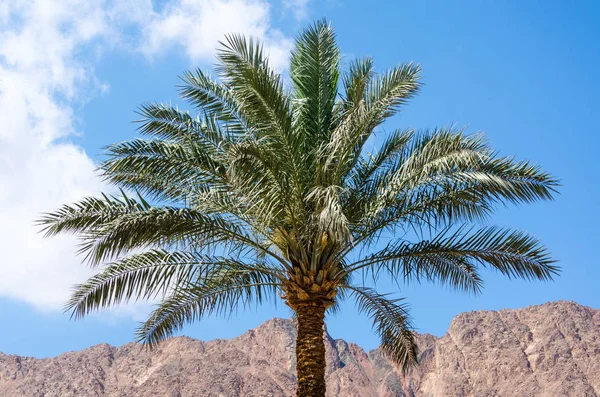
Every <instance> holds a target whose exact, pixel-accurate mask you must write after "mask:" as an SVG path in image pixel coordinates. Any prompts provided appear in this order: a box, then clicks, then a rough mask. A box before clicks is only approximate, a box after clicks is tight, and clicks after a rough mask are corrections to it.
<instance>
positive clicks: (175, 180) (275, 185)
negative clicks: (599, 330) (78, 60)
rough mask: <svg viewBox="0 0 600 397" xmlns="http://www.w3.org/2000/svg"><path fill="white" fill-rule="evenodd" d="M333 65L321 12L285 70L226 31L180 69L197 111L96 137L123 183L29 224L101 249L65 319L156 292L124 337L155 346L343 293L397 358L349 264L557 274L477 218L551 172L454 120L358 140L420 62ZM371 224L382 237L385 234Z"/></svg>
mask: <svg viewBox="0 0 600 397" xmlns="http://www.w3.org/2000/svg"><path fill="white" fill-rule="evenodd" d="M346 69H347V70H344V71H342V70H341V67H340V50H339V48H338V46H337V44H336V40H335V35H334V33H333V31H332V29H331V28H330V27H329V25H328V24H327V23H325V22H318V23H316V24H314V25H312V26H310V27H308V28H307V29H305V30H304V31H303V32H302V33H301V34H300V35H299V36H298V38H297V40H296V44H295V48H294V50H293V52H292V54H291V62H290V69H289V77H290V83H289V84H286V83H284V80H283V78H282V77H281V76H280V75H279V74H277V73H276V72H275V71H273V69H271V68H270V67H269V63H268V59H267V57H266V56H265V55H264V54H263V51H262V48H261V46H260V45H259V44H258V43H257V42H255V41H253V40H250V39H245V38H244V37H242V36H237V35H232V36H229V37H228V38H227V40H226V42H225V43H224V44H223V45H222V47H221V49H220V50H219V52H218V67H217V69H216V72H217V76H218V78H217V79H213V78H211V77H210V76H208V75H207V74H205V73H204V72H202V71H201V70H196V71H193V72H188V73H185V74H184V75H183V77H182V81H183V85H182V86H181V87H180V94H181V97H182V98H183V99H185V100H187V101H188V102H189V103H190V104H191V105H192V106H193V107H194V108H195V109H196V111H197V112H198V115H197V116H192V115H190V114H189V113H188V112H183V111H180V110H179V109H177V108H175V107H172V106H167V105H162V104H147V105H144V106H142V107H141V108H140V111H139V113H140V115H141V120H140V121H139V127H140V128H139V131H140V132H141V134H142V135H143V136H144V138H143V139H142V138H140V139H134V140H131V141H127V142H122V143H117V144H114V145H112V146H110V147H108V149H107V151H108V156H107V158H106V160H105V161H104V162H103V163H102V164H101V170H102V172H103V175H104V177H105V178H106V179H107V180H108V181H109V182H111V183H113V184H114V185H116V186H118V187H119V188H121V189H123V190H122V194H121V195H119V197H116V196H106V195H105V196H102V197H99V198H86V199H83V200H82V201H80V202H78V203H76V204H73V205H65V206H63V207H62V208H60V209H59V210H57V211H56V212H54V213H50V214H46V215H44V217H43V219H42V220H41V221H40V222H41V223H42V224H43V225H44V228H45V230H46V232H47V234H49V235H53V234H57V233H61V232H73V233H77V234H78V235H79V236H80V237H81V241H82V245H81V253H83V254H84V255H85V258H86V260H87V261H89V263H90V264H91V265H100V264H105V263H108V265H102V266H103V267H102V270H101V271H100V272H99V273H98V274H97V275H95V276H93V277H92V278H90V279H89V280H88V281H87V282H85V283H83V284H81V285H79V286H77V288H76V290H75V292H74V294H73V296H72V298H71V300H70V301H69V302H68V306H67V307H68V309H69V310H72V313H73V315H74V316H75V317H81V316H84V315H86V314H88V313H89V312H91V311H93V310H95V309H99V308H102V307H106V306H109V305H113V304H117V303H121V302H125V301H128V300H130V299H140V298H142V299H145V298H157V297H158V298H159V299H160V300H161V301H160V304H159V305H158V307H157V308H156V309H155V310H154V311H153V312H152V314H151V315H150V317H149V318H148V320H147V321H146V322H145V323H143V325H141V327H140V328H139V330H138V333H137V336H138V338H139V340H141V341H144V342H147V343H149V344H155V343H157V342H159V341H160V340H162V339H164V338H166V337H168V336H169V335H171V334H172V333H173V332H175V331H176V330H179V329H180V328H181V327H182V326H184V325H185V324H186V323H187V322H190V321H194V320H198V319H200V318H202V317H203V316H206V315H209V314H214V313H226V312H229V311H231V310H232V309H234V308H236V307H243V306H245V305H248V304H250V303H252V302H262V301H265V300H267V301H268V300H271V299H278V297H280V298H281V299H283V300H284V301H285V302H286V304H287V305H289V306H290V307H291V308H292V309H293V310H294V311H295V312H296V313H297V314H298V316H299V317H300V315H303V316H304V315H305V314H306V313H305V312H302V308H305V307H309V308H318V309H319V310H320V311H321V312H322V313H326V312H328V311H331V310H334V309H335V308H336V305H337V303H338V302H339V301H341V300H342V299H354V300H355V301H356V302H357V304H358V308H359V309H360V310H361V311H363V312H365V313H367V314H368V315H369V316H370V317H371V318H372V319H373V322H374V327H375V329H376V330H377V332H378V333H379V334H380V336H381V344H382V348H383V351H384V352H385V353H386V354H387V355H388V356H389V357H390V358H391V359H393V360H394V361H395V362H397V363H398V364H399V365H401V366H404V367H406V366H408V365H410V364H411V363H414V362H416V360H417V351H416V347H415V342H414V340H413V336H412V333H411V332H410V324H409V323H408V317H407V312H406V308H405V306H404V304H403V303H402V302H401V301H399V300H394V299H390V298H389V296H388V295H386V294H381V293H378V292H377V291H375V290H374V289H372V288H367V287H366V286H364V284H363V283H362V280H363V277H358V276H364V275H369V277H371V276H372V277H374V279H375V280H376V279H377V278H378V277H380V276H382V275H385V276H386V277H391V278H392V279H393V280H395V281H398V282H406V281H411V280H436V281H439V282H442V283H446V284H449V285H451V286H452V287H456V288H458V289H461V290H466V291H471V292H475V293H476V292H478V291H480V289H481V287H482V279H481V277H480V270H481V267H491V268H494V269H497V270H498V271H499V272H500V273H502V274H504V275H506V276H509V277H519V278H526V279H542V280H548V279H551V278H552V276H553V275H555V274H557V272H558V268H557V267H556V266H554V265H553V264H552V263H553V261H552V260H551V258H550V257H549V254H548V253H547V251H546V249H545V248H544V247H543V246H542V245H541V244H540V242H539V241H538V240H537V239H536V238H534V237H532V236H529V235H527V234H525V233H522V232H518V231H512V230H507V229H503V228H498V227H479V226H478V224H480V223H481V221H482V220H485V219H487V218H488V217H489V215H491V214H492V212H493V210H494V207H495V206H496V205H497V204H506V203H509V202H510V203H529V202H535V201H538V200H546V199H551V198H552V195H553V194H554V192H555V188H556V186H557V185H558V183H557V181H556V180H555V179H554V178H552V177H551V176H550V175H549V174H547V173H546V172H544V171H543V170H541V169H540V168H539V167H537V166H535V165H533V164H531V163H529V162H526V161H515V160H513V159H512V158H507V157H500V156H499V155H498V154H497V153H496V152H495V151H494V150H493V149H492V148H490V146H489V145H488V143H487V142H486V140H485V138H484V136H482V135H469V134H466V133H465V132H464V131H462V130H460V129H456V128H441V129H435V130H430V131H413V130H410V129H399V130H395V131H393V132H391V133H388V134H386V135H385V137H384V139H383V142H382V143H381V145H380V146H379V147H378V149H377V150H375V151H373V152H367V150H366V149H365V146H366V144H367V142H374V141H373V140H371V141H369V138H371V137H372V136H373V134H374V133H375V132H377V131H378V129H379V127H380V126H381V124H382V123H383V122H384V121H385V120H386V119H388V118H389V117H391V116H393V115H394V114H396V113H397V112H398V111H399V110H400V109H401V107H402V106H403V105H404V104H405V103H406V102H407V101H408V100H409V99H410V98H411V97H413V96H414V95H415V94H416V93H417V92H418V90H419V88H420V68H419V66H418V65H416V64H412V63H410V64H402V65H400V66H397V67H394V68H392V69H390V70H387V71H385V72H384V73H381V74H378V73H375V71H374V67H373V62H372V60H371V59H369V58H364V59H358V60H356V61H353V62H351V63H350V64H349V66H348V67H347V68H346ZM124 191H130V192H135V193H133V194H129V193H128V194H125V193H124ZM152 203H157V204H152ZM465 225H467V226H465ZM468 225H472V226H468ZM382 233H386V234H387V236H391V237H392V238H391V240H390V242H389V243H388V244H387V245H383V246H382V244H376V243H377V241H378V237H379V236H380V235H381V234H382ZM408 236H411V238H410V239H409V238H408ZM412 236H414V238H413V237H412ZM307 313H308V312H307ZM310 313H312V312H310ZM310 313H309V314H310ZM299 332H300V329H299ZM321 332H322V331H321Z"/></svg>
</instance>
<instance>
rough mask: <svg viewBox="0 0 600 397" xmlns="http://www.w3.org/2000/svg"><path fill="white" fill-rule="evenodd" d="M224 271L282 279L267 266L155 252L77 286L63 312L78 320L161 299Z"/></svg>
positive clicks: (118, 264)
mask: <svg viewBox="0 0 600 397" xmlns="http://www.w3.org/2000/svg"><path fill="white" fill-rule="evenodd" d="M224 270H228V271H229V270H231V271H257V272H258V271H260V272H264V273H265V274H267V275H270V276H272V277H274V278H281V277H282V273H281V271H280V270H279V269H277V268H274V267H271V266H269V265H268V264H266V263H244V262H242V261H239V260H236V259H233V258H225V257H215V256H209V255H204V254H200V253H196V252H187V251H171V252H170V251H166V250H164V249H155V250H151V251H147V252H143V253H140V254H135V255H132V256H130V257H127V258H123V259H121V260H119V261H116V262H114V263H111V264H110V265H108V266H107V267H106V268H105V269H104V270H103V271H102V272H101V273H98V274H96V275H94V276H93V277H91V278H90V279H88V280H87V281H86V282H84V283H82V284H79V285H77V286H76V287H75V290H74V292H73V294H72V296H71V299H70V300H69V302H68V303H67V305H66V310H67V311H71V313H72V317H75V318H81V317H83V316H85V315H87V314H89V313H90V312H92V311H94V310H97V309H100V308H104V307H108V306H112V305H117V304H121V303H126V302H128V301H130V300H131V299H135V300H139V299H144V300H147V299H154V298H160V297H164V296H166V295H167V294H168V293H169V292H170V291H172V290H174V289H177V288H182V287H187V286H189V285H190V284H193V283H194V282H196V280H202V279H204V278H207V277H208V278H210V277H211V275H212V274H215V273H218V274H220V273H221V272H222V271H224Z"/></svg>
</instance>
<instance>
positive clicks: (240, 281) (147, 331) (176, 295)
mask: <svg viewBox="0 0 600 397" xmlns="http://www.w3.org/2000/svg"><path fill="white" fill-rule="evenodd" d="M278 285H279V283H278V281H277V280H276V279H273V278H272V277H271V276H269V275H266V274H264V273H262V272H259V271H251V270H248V271H244V270H228V269H227V270H223V271H221V272H219V273H217V274H214V275H212V276H211V277H209V278H206V279H203V280H202V282H200V283H196V284H194V285H190V286H188V287H183V288H178V289H176V290H175V291H174V292H173V294H172V295H171V296H170V297H168V298H167V299H164V300H163V301H162V302H161V303H160V304H159V305H158V307H157V309H156V310H154V311H153V312H152V314H151V315H150V317H149V318H148V320H147V321H145V322H144V323H143V324H142V325H141V326H140V328H139V329H138V331H137V339H138V340H139V341H140V342H143V343H145V344H148V345H150V346H154V345H156V344H157V343H158V342H160V341H161V340H164V339H165V338H167V337H169V336H171V335H172V334H173V333H174V332H176V331H177V330H179V329H181V328H182V327H183V326H184V325H185V324H186V323H190V322H194V321H197V320H199V319H201V318H204V317H206V316H209V315H211V314H216V315H219V314H230V313H232V312H234V311H235V310H236V309H237V308H239V307H242V308H245V307H247V306H248V305H250V304H251V303H252V302H256V303H262V302H264V301H265V300H269V299H274V298H275V294H276V291H277V288H278Z"/></svg>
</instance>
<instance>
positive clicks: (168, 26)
mask: <svg viewBox="0 0 600 397" xmlns="http://www.w3.org/2000/svg"><path fill="white" fill-rule="evenodd" d="M146 18H148V17H146ZM150 20H151V21H152V22H151V23H148V24H146V25H145V27H144V33H145V36H146V42H145V43H144V44H143V46H142V51H143V52H144V53H145V54H147V55H150V56H153V55H155V54H156V53H160V52H162V51H163V50H164V49H165V48H166V47H168V46H170V45H177V46H181V47H182V48H183V49H184V51H185V52H186V54H187V55H188V57H189V58H190V59H191V60H192V61H198V60H206V59H211V58H212V56H213V54H214V51H215V48H216V47H217V45H218V42H219V41H222V40H223V38H224V36H225V35H226V34H228V33H244V34H246V35H249V36H253V37H256V38H259V39H261V40H262V41H263V43H264V46H265V49H266V50H267V52H268V53H269V55H270V61H271V63H272V64H273V66H275V67H277V68H279V69H281V68H283V67H284V66H285V65H286V64H287V57H288V54H289V50H290V49H291V46H292V41H291V40H290V39H288V38H287V37H285V36H283V35H282V34H281V32H279V31H278V30H275V29H272V27H271V24H270V19H269V4H268V3H266V2H265V1H261V0H177V1H175V2H173V3H170V4H168V5H166V6H165V7H164V9H163V10H162V12H161V13H160V14H158V13H153V14H152V15H151V17H150Z"/></svg>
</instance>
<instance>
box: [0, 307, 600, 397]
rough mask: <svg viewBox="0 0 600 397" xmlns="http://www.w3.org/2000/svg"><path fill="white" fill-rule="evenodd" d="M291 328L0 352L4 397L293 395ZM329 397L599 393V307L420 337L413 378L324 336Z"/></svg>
mask: <svg viewBox="0 0 600 397" xmlns="http://www.w3.org/2000/svg"><path fill="white" fill-rule="evenodd" d="M294 338H295V329H294V324H293V322H292V321H291V320H283V319H273V320H270V321H267V322H266V323H264V324H263V325H261V326H259V327H258V328H256V329H253V330H250V331H248V332H246V333H245V334H243V335H241V336H239V337H237V338H234V339H230V340H214V341H210V342H202V341H198V340H194V339H190V338H186V337H177V338H172V339H170V340H168V341H166V342H165V343H163V344H162V345H160V347H159V348H158V349H155V350H153V351H149V350H148V349H146V348H144V347H142V346H139V345H137V344H134V343H130V344H127V345H124V346H121V347H112V346H109V345H106V344H104V345H97V346H93V347H91V348H89V349H85V350H82V351H80V352H71V353H65V354H62V355H60V356H58V357H55V358H48V359H35V358H28V357H19V356H14V355H3V354H0V396H6V397H14V396H27V397H59V396H60V397H70V396H77V397H88V396H89V397H91V396H111V397H117V396H119V397H121V396H122V397H125V396H127V397H129V396H139V397H149V396H165V397H188V396H223V397H225V396H227V397H229V396H272V397H278V396H292V395H294V386H295V376H294V366H295V362H294V360H295V359H294ZM325 338H326V343H327V354H328V357H327V358H328V368H327V373H328V375H327V383H328V395H329V396H364V397H370V396H373V397H374V396H407V397H408V396H410V397H417V396H436V397H437V396H477V397H484V396H486V397H487V396H489V397H491V396H523V397H525V396H552V397H558V396H574V397H575V396H577V397H583V396H600V310H595V309H591V308H588V307H584V306H581V305H578V304H576V303H572V302H554V303H547V304H544V305H541V306H532V307H528V308H525V309H519V310H500V311H497V312H496V311H479V312H471V313H463V314H460V315H459V316H457V317H456V318H455V319H454V320H453V321H452V323H451V325H450V328H449V329H448V332H447V333H446V334H445V335H444V336H443V337H441V338H437V337H434V336H431V335H418V340H419V344H420V346H421V365H420V366H419V367H417V368H415V369H414V370H412V371H411V372H410V373H408V374H407V375H406V376H402V374H401V373H400V372H399V371H398V369H397V368H395V367H394V366H393V365H391V364H390V363H389V362H388V361H387V360H386V359H385V358H384V357H383V356H382V355H381V353H380V352H379V351H378V350H373V351H370V352H365V351H364V350H363V349H361V348H360V347H359V346H357V345H355V344H352V343H347V342H345V341H343V340H340V339H338V340H334V339H332V338H331V337H329V336H328V335H326V336H325Z"/></svg>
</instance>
